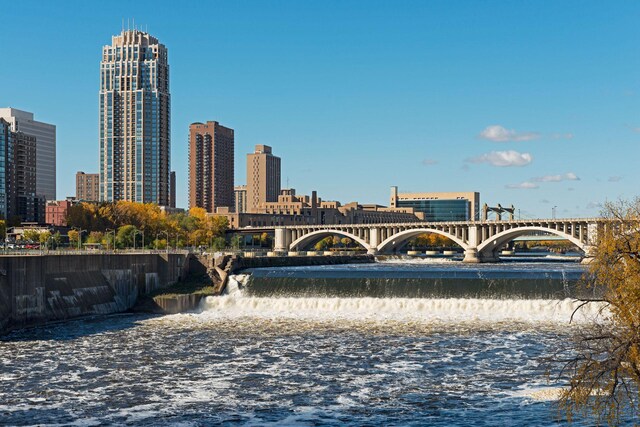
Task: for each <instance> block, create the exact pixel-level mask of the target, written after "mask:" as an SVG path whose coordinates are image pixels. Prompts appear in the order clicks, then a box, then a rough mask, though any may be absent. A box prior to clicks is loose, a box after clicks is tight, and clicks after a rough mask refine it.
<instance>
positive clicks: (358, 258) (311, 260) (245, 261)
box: [233, 255, 376, 273]
mask: <svg viewBox="0 0 640 427" xmlns="http://www.w3.org/2000/svg"><path fill="white" fill-rule="evenodd" d="M375 261H376V259H375V257H374V256H373V255H326V256H323V255H321V256H287V257H260V258H242V257H241V258H238V261H237V263H236V264H235V266H234V269H233V272H234V273H235V272H237V271H240V270H245V269H250V268H263V267H297V266H307V265H337V264H364V263H372V262H375Z"/></svg>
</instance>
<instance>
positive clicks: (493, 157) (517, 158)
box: [467, 150, 533, 167]
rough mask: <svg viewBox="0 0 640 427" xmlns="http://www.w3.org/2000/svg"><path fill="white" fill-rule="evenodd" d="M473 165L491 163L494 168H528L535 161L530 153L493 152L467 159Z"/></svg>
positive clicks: (512, 151)
mask: <svg viewBox="0 0 640 427" xmlns="http://www.w3.org/2000/svg"><path fill="white" fill-rule="evenodd" d="M467 161H468V162H471V163H489V164H491V165H493V166H499V167H505V166H526V165H528V164H529V163H531V162H532V161H533V156H532V155H531V154H529V153H519V152H517V151H514V150H509V151H491V152H490V153H485V154H482V155H480V156H476V157H472V158H470V159H467Z"/></svg>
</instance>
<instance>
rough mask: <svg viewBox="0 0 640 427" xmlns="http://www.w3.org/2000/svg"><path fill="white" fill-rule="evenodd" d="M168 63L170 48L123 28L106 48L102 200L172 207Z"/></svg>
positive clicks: (102, 69) (102, 87)
mask: <svg viewBox="0 0 640 427" xmlns="http://www.w3.org/2000/svg"><path fill="white" fill-rule="evenodd" d="M170 118H171V97H170V94H169V64H168V61H167V48H166V47H165V46H164V45H163V44H160V43H159V42H158V39H156V38H155V37H153V36H151V35H149V34H148V33H145V32H142V31H138V30H123V31H122V33H121V34H120V35H117V36H113V37H112V42H111V46H104V47H103V48H102V61H101V63H100V126H99V131H100V200H101V201H118V200H128V201H133V202H144V203H149V202H153V203H157V204H159V205H163V206H167V205H169V171H170V164H171V159H170V152H171V150H170V147H171V141H170Z"/></svg>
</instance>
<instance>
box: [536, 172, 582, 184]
mask: <svg viewBox="0 0 640 427" xmlns="http://www.w3.org/2000/svg"><path fill="white" fill-rule="evenodd" d="M531 181H533V182H560V181H580V178H578V176H577V175H576V174H575V173H573V172H567V173H565V174H559V175H544V176H537V177H535V178H531Z"/></svg>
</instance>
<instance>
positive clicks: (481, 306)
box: [200, 284, 603, 324]
mask: <svg viewBox="0 0 640 427" xmlns="http://www.w3.org/2000/svg"><path fill="white" fill-rule="evenodd" d="M580 304H581V302H579V301H576V300H573V299H563V300H548V299H545V300H543V299H466V298H448V299H444V298H442V299H438V298H370V297H364V298H334V297H332V298H294V297H249V296H245V295H244V294H243V291H242V289H240V287H239V286H235V284H234V285H232V286H231V287H229V293H228V294H227V295H223V296H217V297H207V298H206V299H204V300H203V302H202V304H201V308H202V313H201V315H200V316H202V317H203V318H243V317H255V318H268V319H280V318H284V319H303V320H336V319H347V320H365V321H366V320H376V321H380V320H393V321H415V322H466V321H473V322H476V321H480V322H502V321H517V322H550V323H561V324H562V323H564V324H568V323H569V322H570V319H571V315H572V314H573V313H574V311H575V310H576V309H577V308H578V307H579V306H580ZM602 308H603V305H602V304H600V303H589V304H587V305H585V306H584V307H582V308H580V309H579V310H578V311H577V312H576V313H575V314H574V316H573V322H574V323H579V322H592V321H594V320H595V319H596V318H597V314H598V312H599V310H601V309H602Z"/></svg>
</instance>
